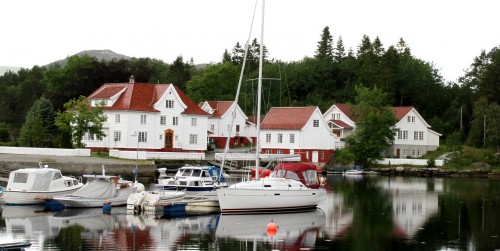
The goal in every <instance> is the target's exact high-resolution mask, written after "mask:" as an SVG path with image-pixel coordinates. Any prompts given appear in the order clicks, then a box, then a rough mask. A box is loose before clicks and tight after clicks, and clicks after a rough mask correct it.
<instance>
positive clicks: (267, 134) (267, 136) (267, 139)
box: [266, 133, 271, 143]
mask: <svg viewBox="0 0 500 251" xmlns="http://www.w3.org/2000/svg"><path fill="white" fill-rule="evenodd" d="M266 142H267V143H271V134H270V133H266Z"/></svg>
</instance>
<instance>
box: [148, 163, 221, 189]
mask: <svg viewBox="0 0 500 251" xmlns="http://www.w3.org/2000/svg"><path fill="white" fill-rule="evenodd" d="M227 177H228V176H227V174H224V173H221V169H220V168H218V167H215V166H191V165H186V166H183V167H181V168H179V169H178V170H177V173H176V174H175V176H174V177H172V178H162V175H161V174H160V178H158V184H156V185H155V189H154V190H186V191H187V192H200V191H212V190H214V189H215V188H217V187H227V183H226V179H225V178H227Z"/></svg>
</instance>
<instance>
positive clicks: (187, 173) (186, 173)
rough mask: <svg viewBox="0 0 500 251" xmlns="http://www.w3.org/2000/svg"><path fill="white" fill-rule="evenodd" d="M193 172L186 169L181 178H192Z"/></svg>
mask: <svg viewBox="0 0 500 251" xmlns="http://www.w3.org/2000/svg"><path fill="white" fill-rule="evenodd" d="M191 171H193V170H191V169H186V170H184V172H183V173H182V175H181V176H184V177H189V176H191Z"/></svg>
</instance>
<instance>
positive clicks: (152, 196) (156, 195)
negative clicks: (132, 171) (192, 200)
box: [127, 190, 186, 214]
mask: <svg viewBox="0 0 500 251" xmlns="http://www.w3.org/2000/svg"><path fill="white" fill-rule="evenodd" d="M185 195H186V191H184V190H181V191H178V190H152V191H142V192H140V193H134V194H131V195H129V197H128V199H127V213H134V214H135V213H140V212H150V211H154V210H152V208H153V209H154V208H155V206H156V204H161V203H166V202H172V201H174V200H175V201H176V200H179V199H181V198H183V197H184V196H185Z"/></svg>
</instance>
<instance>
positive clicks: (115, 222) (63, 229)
mask: <svg viewBox="0 0 500 251" xmlns="http://www.w3.org/2000/svg"><path fill="white" fill-rule="evenodd" d="M327 182H328V187H329V190H328V197H327V199H326V201H325V202H324V203H323V204H321V206H320V208H321V209H318V210H316V211H310V212H303V213H294V214H272V215H220V214H204V215H193V216H189V217H183V216H178V217H176V216H166V215H162V216H133V215H127V214H126V213H125V209H124V208H123V207H122V208H113V209H112V214H111V215H104V214H102V210H101V209H85V210H77V209H71V210H65V211H60V212H46V211H44V210H43V208H42V207H8V206H4V207H3V208H2V209H3V210H2V212H1V214H2V216H1V220H0V243H3V242H11V241H23V240H26V239H27V240H29V241H31V242H32V243H33V245H32V246H31V248H28V249H27V250H144V249H151V250H370V251H373V250H495V249H500V197H499V196H500V181H499V180H488V179H452V178H444V179H441V178H439V179H438V178H428V179H427V178H402V177H392V178H389V177H379V176H364V177H361V176H359V177H355V176H351V177H343V176H328V177H327ZM271 220H273V221H274V222H275V223H276V224H277V225H278V230H277V231H276V232H271V231H270V232H268V231H267V224H268V223H269V222H270V221H271Z"/></svg>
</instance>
